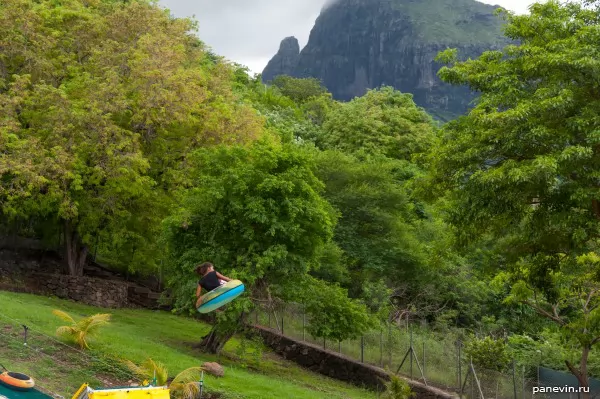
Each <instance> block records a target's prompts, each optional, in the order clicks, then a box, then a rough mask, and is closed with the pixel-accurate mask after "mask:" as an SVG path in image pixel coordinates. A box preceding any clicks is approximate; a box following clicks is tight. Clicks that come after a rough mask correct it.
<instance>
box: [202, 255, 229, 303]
mask: <svg viewBox="0 0 600 399" xmlns="http://www.w3.org/2000/svg"><path fill="white" fill-rule="evenodd" d="M196 273H197V274H198V275H199V276H201V278H200V281H198V288H196V298H198V300H197V301H196V307H198V306H200V304H201V303H202V298H203V297H202V296H200V294H201V293H202V288H204V289H205V290H206V291H208V292H210V291H212V290H214V289H215V288H218V287H220V286H221V285H223V284H225V282H227V281H231V279H230V278H229V277H225V276H223V275H222V274H221V273H219V272H217V271H216V270H215V267H214V266H213V264H212V263H210V262H205V263H203V264H201V265H199V266H198V267H196Z"/></svg>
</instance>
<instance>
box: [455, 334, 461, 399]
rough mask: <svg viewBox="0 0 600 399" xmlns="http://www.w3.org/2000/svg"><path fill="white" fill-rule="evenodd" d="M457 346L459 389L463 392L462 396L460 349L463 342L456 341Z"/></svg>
mask: <svg viewBox="0 0 600 399" xmlns="http://www.w3.org/2000/svg"><path fill="white" fill-rule="evenodd" d="M456 346H458V389H459V390H461V391H460V393H461V394H462V388H461V387H462V370H461V364H460V363H461V358H460V347H461V342H460V340H458V341H456Z"/></svg>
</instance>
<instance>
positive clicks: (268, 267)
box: [166, 142, 368, 352]
mask: <svg viewBox="0 0 600 399" xmlns="http://www.w3.org/2000/svg"><path fill="white" fill-rule="evenodd" d="M311 163H312V159H311V155H310V153H309V152H306V151H304V150H303V149H302V148H301V147H297V146H295V145H293V144H286V145H283V146H281V145H278V144H274V143H269V142H257V143H256V144H254V145H252V146H249V147H239V146H234V147H218V148H216V149H214V150H211V149H207V150H202V151H197V152H195V153H194V157H193V165H194V166H193V169H192V170H193V172H192V180H193V182H194V186H193V188H190V189H189V190H187V191H186V192H185V193H184V199H183V202H182V208H181V211H180V212H178V214H176V215H174V216H173V217H171V218H169V219H168V221H167V222H166V229H167V230H166V231H167V235H166V237H167V244H168V247H169V248H170V254H171V259H172V262H171V265H172V268H173V269H172V270H171V275H172V285H173V287H174V288H175V291H176V295H177V298H178V307H180V308H190V307H191V308H193V306H192V305H193V303H194V302H195V300H194V291H195V286H196V282H197V280H198V279H197V278H195V277H194V269H195V266H196V265H197V264H198V263H199V262H201V261H202V260H210V261H211V262H213V263H214V264H215V265H216V267H217V268H218V270H220V271H221V272H222V273H224V274H226V275H228V276H230V277H232V278H238V279H240V280H242V281H244V283H245V284H246V285H247V286H248V288H249V291H250V293H251V295H252V297H253V298H254V299H260V298H263V299H264V298H268V297H269V295H271V294H275V293H277V294H278V296H279V297H284V298H285V299H295V300H301V299H302V298H303V297H304V296H305V295H306V292H305V291H306V290H298V287H300V286H306V284H308V287H307V289H308V288H311V287H314V286H315V284H318V283H317V282H315V281H313V282H312V283H311V281H312V280H310V278H309V275H308V272H309V271H310V270H311V269H313V268H316V267H317V264H316V263H317V261H318V259H319V258H320V256H321V253H322V249H323V248H324V247H325V246H326V244H328V243H329V242H330V240H331V238H332V235H333V228H334V225H335V220H336V214H335V212H334V211H333V209H332V208H331V206H330V205H329V204H328V203H327V201H325V200H324V199H323V198H322V197H321V195H320V193H321V191H322V190H323V184H322V183H321V182H320V181H319V180H318V179H317V178H316V176H315V175H314V174H313V172H312V168H311ZM325 293H328V295H329V296H328V297H329V298H331V299H340V298H346V299H345V301H347V295H346V294H345V293H343V292H340V291H339V290H338V289H335V288H333V287H328V289H327V290H325V291H323V295H325ZM234 305H235V307H230V308H229V309H230V310H231V312H230V313H231V314H233V315H234V316H233V317H234V318H233V319H230V320H229V321H230V323H227V322H226V321H227V320H225V322H221V323H220V324H217V325H216V326H215V328H214V331H213V333H212V334H210V335H209V337H208V338H207V339H206V340H205V342H204V347H205V348H206V349H207V350H209V351H211V352H218V351H219V350H220V349H221V347H222V346H223V345H224V344H225V343H226V342H227V340H228V339H229V338H230V337H231V335H232V334H233V332H234V331H235V329H234V328H232V327H239V325H240V319H239V318H238V317H240V316H239V315H240V312H242V311H243V310H247V309H248V305H249V304H247V303H246V304H244V301H243V300H238V301H236V303H235V304H234ZM337 305H338V308H337V310H338V313H337V316H339V317H336V318H332V319H331V320H330V322H329V323H328V324H327V326H331V325H332V323H333V325H334V326H335V323H336V320H338V321H339V323H342V321H343V323H344V324H339V323H338V324H339V325H337V327H327V326H323V328H327V330H326V333H327V334H332V333H337V334H340V335H342V334H354V332H355V331H357V330H360V329H362V328H364V325H365V321H364V320H366V319H368V316H367V313H366V310H365V309H364V308H362V309H361V308H360V307H358V309H359V310H362V311H356V310H355V308H356V306H358V305H356V306H351V304H350V303H347V306H341V305H343V304H342V303H338V304H337ZM315 309H316V308H315ZM344 309H345V310H348V314H346V315H344V314H342V313H340V311H342V312H343V311H344ZM335 310H336V309H333V311H335ZM193 311H195V310H193ZM329 311H332V310H329ZM349 315H351V318H350V319H348V317H349ZM241 317H242V319H243V313H242V316H241ZM345 320H348V321H347V322H346V321H345ZM324 333H325V332H324Z"/></svg>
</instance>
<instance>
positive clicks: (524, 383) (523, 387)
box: [522, 365, 525, 399]
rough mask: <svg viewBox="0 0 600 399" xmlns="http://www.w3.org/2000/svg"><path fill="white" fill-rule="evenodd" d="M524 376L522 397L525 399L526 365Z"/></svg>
mask: <svg viewBox="0 0 600 399" xmlns="http://www.w3.org/2000/svg"><path fill="white" fill-rule="evenodd" d="M522 376H523V380H522V381H523V393H522V395H523V399H525V365H523V374H522Z"/></svg>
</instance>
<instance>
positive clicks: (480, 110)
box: [432, 2, 600, 386]
mask: <svg viewBox="0 0 600 399" xmlns="http://www.w3.org/2000/svg"><path fill="white" fill-rule="evenodd" d="M507 19H508V22H509V24H508V26H507V28H506V34H507V35H508V36H509V37H510V38H511V39H514V40H516V41H518V42H519V44H518V45H510V46H507V47H506V48H505V49H504V50H503V51H489V52H487V53H485V54H483V55H482V56H481V57H480V58H479V59H476V60H469V61H466V62H458V63H455V64H454V65H453V66H451V67H450V68H444V69H442V70H441V71H440V75H441V77H442V78H443V79H444V80H446V81H448V82H451V83H456V84H467V85H469V86H470V87H471V88H472V89H473V90H477V91H479V92H481V93H482V95H481V97H480V99H479V101H478V103H477V105H476V107H475V108H474V109H473V110H472V111H471V112H470V113H469V114H468V115H466V116H464V117H461V118H459V119H458V120H456V121H454V122H451V123H449V124H448V125H447V126H446V129H445V134H444V137H443V138H442V139H441V140H440V145H439V148H438V150H437V151H436V152H435V153H434V154H433V166H432V169H433V170H434V171H435V172H434V173H435V177H436V178H437V181H438V182H439V183H440V185H441V187H443V188H447V189H450V190H451V193H450V198H451V199H452V201H453V206H452V210H451V212H450V215H451V219H452V222H453V223H454V224H455V225H457V226H460V228H461V232H462V237H463V239H464V240H469V241H471V242H473V241H478V240H481V239H482V238H487V237H491V238H493V240H494V243H493V248H494V251H495V252H496V253H498V254H499V255H500V257H499V258H498V263H497V264H496V265H495V267H494V268H493V269H494V270H495V272H496V273H497V278H496V283H497V286H499V287H509V289H510V294H509V295H508V296H507V302H509V303H521V304H526V305H529V306H531V307H532V308H533V309H535V310H536V311H537V312H538V313H539V314H540V315H541V316H543V317H546V318H547V319H549V320H550V321H552V322H554V323H556V325H557V326H558V328H559V331H560V332H561V333H562V334H563V337H564V339H565V340H567V341H571V342H576V343H577V344H578V346H579V348H580V349H579V350H580V356H579V361H578V365H577V366H576V365H575V364H574V363H573V362H572V361H570V359H565V360H567V363H566V364H567V367H568V368H569V370H570V371H571V372H572V373H573V374H574V375H575V376H576V377H577V378H578V379H579V381H580V383H581V384H582V385H584V386H586V385H587V383H588V357H589V355H590V352H591V351H592V350H593V349H594V347H595V346H596V345H597V344H598V343H600V258H599V257H598V244H599V243H600V241H599V239H600V222H599V220H600V206H599V202H598V200H599V198H600V192H599V189H598V187H599V186H598V166H599V164H598V162H599V161H600V157H599V156H598V149H599V147H598V143H599V142H598V127H599V124H598V117H597V115H598V109H599V106H600V102H599V101H598V98H597V93H598V89H599V88H598V83H597V81H596V79H594V78H592V76H594V75H595V74H597V72H598V63H597V62H596V61H595V59H596V58H597V55H598V46H597V39H598V37H599V36H598V35H599V33H600V30H599V25H598V22H599V21H600V12H599V10H598V9H597V8H596V9H594V8H584V7H583V6H582V5H581V4H578V3H568V4H566V5H560V4H559V3H558V2H549V3H547V4H535V5H533V6H532V8H531V15H524V16H512V15H508V16H507ZM454 55H455V54H453V52H452V51H448V52H446V53H444V54H442V55H441V56H440V59H443V60H445V61H453V59H452V57H453V56H454Z"/></svg>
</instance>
